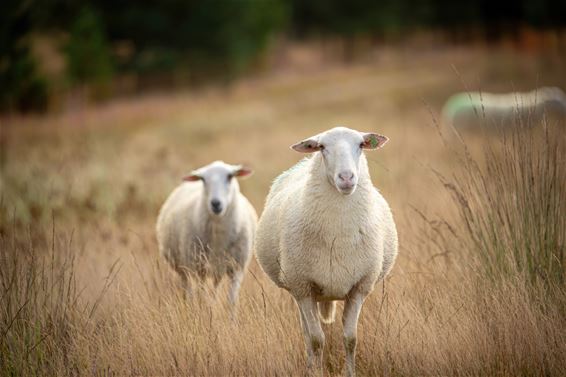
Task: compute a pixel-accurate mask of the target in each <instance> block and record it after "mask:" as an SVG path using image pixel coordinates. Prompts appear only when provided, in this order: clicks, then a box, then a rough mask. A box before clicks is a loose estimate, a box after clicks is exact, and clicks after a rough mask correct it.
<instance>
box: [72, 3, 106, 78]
mask: <svg viewBox="0 0 566 377" xmlns="http://www.w3.org/2000/svg"><path fill="white" fill-rule="evenodd" d="M65 53H66V56H67V64H68V66H67V69H68V73H69V78H70V79H71V80H72V82H73V83H94V84H102V83H105V82H107V81H108V80H109V79H110V77H111V76H112V72H113V68H112V60H111V56H110V49H109V47H108V42H107V41H106V38H105V36H104V31H103V27H102V23H101V21H100V18H99V16H98V15H97V14H96V13H95V12H94V11H93V10H92V9H90V8H84V9H83V10H82V11H81V12H80V14H79V16H78V17H77V20H76V21H75V22H74V24H73V26H72V28H71V35H70V39H69V42H68V43H67V46H66V48H65Z"/></svg>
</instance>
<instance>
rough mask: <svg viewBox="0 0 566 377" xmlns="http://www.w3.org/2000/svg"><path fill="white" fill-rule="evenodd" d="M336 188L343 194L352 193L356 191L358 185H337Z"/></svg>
mask: <svg viewBox="0 0 566 377" xmlns="http://www.w3.org/2000/svg"><path fill="white" fill-rule="evenodd" d="M336 189H337V190H338V192H339V193H340V194H342V195H351V194H353V193H354V191H356V185H336Z"/></svg>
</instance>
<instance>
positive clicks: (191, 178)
mask: <svg viewBox="0 0 566 377" xmlns="http://www.w3.org/2000/svg"><path fill="white" fill-rule="evenodd" d="M201 179H202V177H201V176H200V175H199V173H198V172H197V171H192V172H190V173H189V174H188V175H186V176H184V177H183V181H187V182H195V181H199V180H201Z"/></svg>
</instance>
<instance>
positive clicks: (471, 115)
mask: <svg viewBox="0 0 566 377" xmlns="http://www.w3.org/2000/svg"><path fill="white" fill-rule="evenodd" d="M545 112H548V113H552V114H555V115H558V116H563V117H564V116H566V94H564V92H563V91H562V90H561V89H560V88H554V87H543V88H539V89H536V90H533V91H531V92H524V93H520V92H518V93H506V94H492V93H480V92H470V93H458V94H455V95H453V96H451V97H450V98H449V99H448V100H447V101H446V104H445V105H444V107H443V109H442V117H443V120H444V122H445V124H447V125H451V126H454V127H456V128H469V127H472V126H474V125H477V124H479V123H485V122H487V123H494V124H495V125H496V126H500V125H501V126H509V125H511V124H515V123H516V122H517V120H519V119H523V120H525V119H529V118H530V119H533V120H540V119H541V118H542V116H543V115H544V114H545Z"/></svg>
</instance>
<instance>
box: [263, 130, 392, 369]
mask: <svg viewBox="0 0 566 377" xmlns="http://www.w3.org/2000/svg"><path fill="white" fill-rule="evenodd" d="M387 140H388V139H387V137H385V136H382V135H378V134H375V133H362V132H358V131H354V130H351V129H348V128H344V127H337V128H333V129H331V130H329V131H326V132H324V133H321V134H319V135H316V136H314V137H311V138H309V139H306V140H303V141H301V142H299V143H297V144H295V145H293V146H292V148H293V149H294V150H295V151H298V152H303V153H312V152H319V153H315V154H314V155H313V156H312V157H311V158H307V159H303V160H302V161H301V162H299V163H298V164H296V165H295V166H294V167H293V168H291V169H290V170H288V171H286V172H285V173H283V174H281V175H280V176H279V177H278V178H277V179H276V180H275V181H274V183H273V185H272V186H271V190H270V192H269V195H268V197H267V200H266V204H265V209H264V211H263V214H262V216H261V218H260V220H259V223H258V231H257V235H256V258H257V261H258V262H259V264H260V266H261V267H262V269H263V270H264V271H265V273H266V274H267V275H268V276H269V277H270V278H271V280H273V281H274V282H275V284H277V285H278V286H279V287H281V288H284V289H286V290H287V291H289V293H290V294H291V295H292V296H293V298H294V299H295V301H296V303H297V305H298V307H299V312H300V319H301V324H302V328H303V333H304V336H305V342H306V348H307V355H308V366H309V368H312V367H314V368H316V369H319V370H321V368H322V350H323V347H324V332H323V330H322V327H321V324H320V319H321V320H322V321H323V322H325V323H331V322H333V321H334V315H335V305H336V303H335V301H336V300H344V301H345V305H344V313H343V318H342V321H343V325H344V346H345V349H346V364H345V371H346V374H347V375H349V376H353V375H355V350H356V333H357V323H358V317H359V315H360V311H361V308H362V304H363V302H364V300H365V298H366V297H367V296H368V295H369V294H370V292H371V291H372V290H373V287H374V285H375V283H376V282H377V281H379V280H380V279H383V278H384V277H385V276H386V275H387V274H388V273H389V271H390V270H391V268H392V266H393V263H394V261H395V258H396V255H397V231H396V228H395V223H394V221H393V216H392V214H391V210H390V209H389V206H388V204H387V202H386V201H385V199H384V198H383V197H382V196H381V194H380V193H379V192H378V191H377V189H376V188H375V187H374V186H373V184H372V182H371V178H370V175H369V171H368V166H367V160H366V157H365V155H364V153H363V149H377V148H381V147H382V146H383V145H384V144H385V143H386V142H387ZM317 303H318V305H317Z"/></svg>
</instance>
